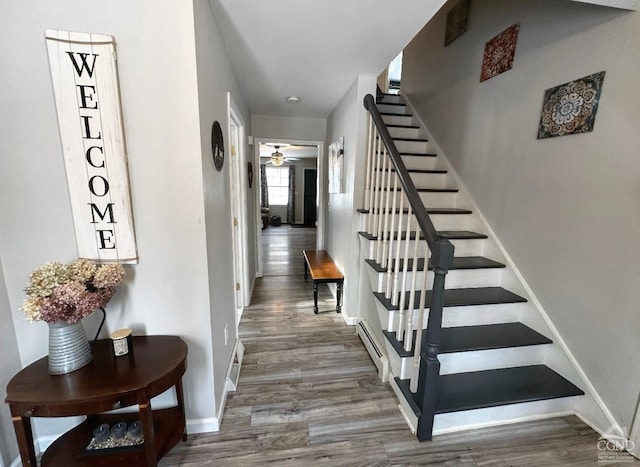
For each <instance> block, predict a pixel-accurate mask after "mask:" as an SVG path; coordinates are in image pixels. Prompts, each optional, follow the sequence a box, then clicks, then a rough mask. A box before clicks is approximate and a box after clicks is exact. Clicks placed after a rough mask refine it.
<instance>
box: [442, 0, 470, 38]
mask: <svg viewBox="0 0 640 467" xmlns="http://www.w3.org/2000/svg"><path fill="white" fill-rule="evenodd" d="M468 16H469V0H460V1H459V2H458V3H456V4H455V5H454V6H453V8H451V10H449V13H447V23H446V26H445V29H444V46H445V47H446V46H448V45H449V44H451V43H452V42H453V41H454V40H456V39H457V38H458V37H460V36H461V35H462V34H464V32H465V31H466V30H467V17H468Z"/></svg>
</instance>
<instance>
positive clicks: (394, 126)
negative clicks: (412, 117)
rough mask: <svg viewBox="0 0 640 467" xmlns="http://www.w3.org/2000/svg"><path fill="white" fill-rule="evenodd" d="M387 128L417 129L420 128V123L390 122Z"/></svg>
mask: <svg viewBox="0 0 640 467" xmlns="http://www.w3.org/2000/svg"><path fill="white" fill-rule="evenodd" d="M387 128H412V129H415V130H419V129H420V127H419V126H418V125H389V124H387Z"/></svg>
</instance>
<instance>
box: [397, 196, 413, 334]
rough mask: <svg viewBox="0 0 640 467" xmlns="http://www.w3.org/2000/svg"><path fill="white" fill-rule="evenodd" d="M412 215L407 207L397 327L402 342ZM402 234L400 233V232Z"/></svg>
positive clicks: (411, 210) (410, 209)
mask: <svg viewBox="0 0 640 467" xmlns="http://www.w3.org/2000/svg"><path fill="white" fill-rule="evenodd" d="M412 215H413V209H412V208H411V205H409V212H408V215H407V228H406V231H405V233H404V256H403V260H402V286H401V288H400V313H399V321H400V322H399V323H398V324H399V325H398V334H397V339H398V340H399V341H402V340H403V339H404V329H405V319H406V310H405V297H406V296H407V274H408V273H409V233H410V232H411V217H412ZM401 234H402V232H401Z"/></svg>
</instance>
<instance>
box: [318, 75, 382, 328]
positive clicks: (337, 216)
mask: <svg viewBox="0 0 640 467" xmlns="http://www.w3.org/2000/svg"><path fill="white" fill-rule="evenodd" d="M375 90H376V77H375V76H359V77H358V78H357V79H356V81H355V82H354V83H353V85H352V86H351V88H350V89H349V90H348V91H347V93H346V94H345V95H344V97H343V98H342V100H341V101H340V103H339V104H338V105H337V106H336V108H335V109H334V110H333V112H332V113H331V115H329V118H328V119H327V147H328V146H329V144H331V143H332V142H334V141H338V140H339V138H340V137H341V136H343V137H344V173H343V177H344V193H331V194H329V195H328V197H329V208H328V214H327V224H326V232H327V245H326V246H327V251H328V252H329V255H331V258H333V260H334V262H335V263H336V264H337V265H338V267H339V268H340V269H341V270H342V273H343V274H344V276H345V282H344V299H343V308H342V310H343V311H342V312H343V313H344V314H345V316H346V317H348V318H352V319H355V318H356V317H357V316H358V296H359V286H360V272H359V271H360V267H361V266H362V265H361V264H360V260H359V254H358V252H359V249H360V247H359V238H358V230H359V229H358V227H359V219H358V216H357V213H356V210H357V209H358V208H361V207H363V203H364V188H363V187H364V167H365V162H366V138H367V121H368V120H367V112H366V110H365V109H364V106H363V99H364V96H365V95H366V94H369V93H370V94H374V95H375ZM325 179H326V178H325ZM325 189H326V188H325Z"/></svg>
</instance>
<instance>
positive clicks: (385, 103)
mask: <svg viewBox="0 0 640 467" xmlns="http://www.w3.org/2000/svg"><path fill="white" fill-rule="evenodd" d="M392 95H393V94H392ZM376 104H378V105H380V104H383V105H397V106H400V105H402V106H405V107H406V106H407V104H405V103H404V102H378V101H376Z"/></svg>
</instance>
